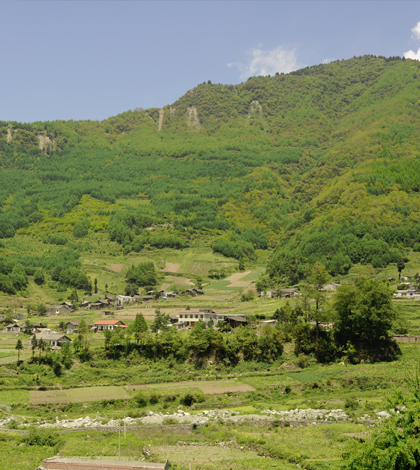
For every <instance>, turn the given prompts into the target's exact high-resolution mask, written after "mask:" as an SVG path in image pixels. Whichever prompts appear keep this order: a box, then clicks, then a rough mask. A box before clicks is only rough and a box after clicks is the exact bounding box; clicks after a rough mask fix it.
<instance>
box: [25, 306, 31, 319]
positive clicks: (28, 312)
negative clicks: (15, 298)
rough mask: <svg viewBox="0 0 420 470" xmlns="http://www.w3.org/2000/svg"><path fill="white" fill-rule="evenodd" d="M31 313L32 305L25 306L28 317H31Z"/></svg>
mask: <svg viewBox="0 0 420 470" xmlns="http://www.w3.org/2000/svg"><path fill="white" fill-rule="evenodd" d="M31 311H32V305H31V304H27V305H26V312H27V314H28V317H30V316H31Z"/></svg>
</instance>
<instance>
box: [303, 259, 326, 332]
mask: <svg viewBox="0 0 420 470" xmlns="http://www.w3.org/2000/svg"><path fill="white" fill-rule="evenodd" d="M330 279H331V276H330V275H329V273H328V271H327V268H326V267H325V266H324V265H323V264H322V263H321V262H319V261H317V262H316V263H315V264H314V265H313V266H312V269H311V272H310V273H309V276H308V280H309V282H310V283H311V285H310V286H307V289H308V293H309V296H310V297H311V298H312V299H313V300H315V310H314V311H313V312H312V314H311V316H312V318H313V320H314V321H315V328H316V339H317V340H318V338H319V324H320V323H322V322H323V321H326V320H327V318H328V313H327V311H326V309H325V308H321V306H323V305H324V304H325V301H326V293H325V291H324V286H325V284H327V282H328V281H329V280H330Z"/></svg>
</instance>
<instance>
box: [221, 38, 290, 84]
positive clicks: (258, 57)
mask: <svg viewBox="0 0 420 470" xmlns="http://www.w3.org/2000/svg"><path fill="white" fill-rule="evenodd" d="M250 55H251V57H250V60H249V62H248V64H242V63H240V62H233V63H230V64H227V65H228V67H234V66H236V67H238V69H239V70H240V72H241V79H242V80H245V79H247V78H248V77H251V76H254V75H274V74H275V73H276V72H279V73H282V72H283V73H289V72H292V71H293V70H296V69H297V68H298V63H297V59H296V54H295V50H294V49H290V50H287V49H285V48H283V47H282V46H278V47H276V48H275V49H273V50H271V51H264V50H263V49H261V46H260V47H259V48H257V49H252V50H251V52H250Z"/></svg>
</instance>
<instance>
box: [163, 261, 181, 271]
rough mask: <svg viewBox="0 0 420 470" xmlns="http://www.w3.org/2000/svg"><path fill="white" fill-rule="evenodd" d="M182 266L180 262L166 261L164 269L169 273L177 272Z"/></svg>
mask: <svg viewBox="0 0 420 470" xmlns="http://www.w3.org/2000/svg"><path fill="white" fill-rule="evenodd" d="M180 267H181V264H180V263H166V265H165V269H164V271H167V272H169V273H177V272H178V269H179V268H180Z"/></svg>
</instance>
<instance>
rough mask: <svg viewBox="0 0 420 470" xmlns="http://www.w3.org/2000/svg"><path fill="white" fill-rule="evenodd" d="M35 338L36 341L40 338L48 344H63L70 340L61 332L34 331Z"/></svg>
mask: <svg viewBox="0 0 420 470" xmlns="http://www.w3.org/2000/svg"><path fill="white" fill-rule="evenodd" d="M35 338H36V340H37V341H40V340H41V339H42V341H44V343H47V344H49V345H50V346H63V344H64V343H69V342H71V339H70V338H69V337H68V336H66V335H63V334H62V333H35ZM31 344H32V338H31Z"/></svg>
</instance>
